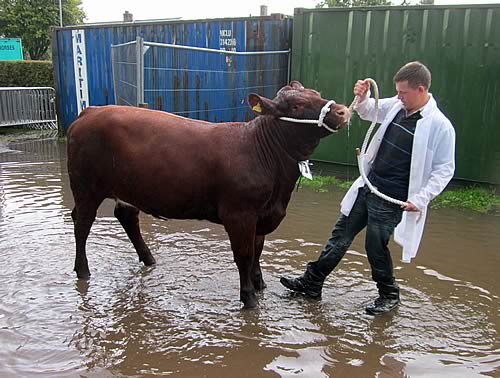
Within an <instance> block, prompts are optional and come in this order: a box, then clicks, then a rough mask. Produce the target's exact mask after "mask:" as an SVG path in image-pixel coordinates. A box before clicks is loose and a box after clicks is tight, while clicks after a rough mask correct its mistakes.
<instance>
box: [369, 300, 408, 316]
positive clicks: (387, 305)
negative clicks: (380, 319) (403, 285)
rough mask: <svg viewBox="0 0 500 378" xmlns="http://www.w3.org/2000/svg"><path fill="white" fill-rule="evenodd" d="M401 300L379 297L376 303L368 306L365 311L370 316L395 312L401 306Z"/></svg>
mask: <svg viewBox="0 0 500 378" xmlns="http://www.w3.org/2000/svg"><path fill="white" fill-rule="evenodd" d="M399 302H400V301H399V298H387V297H382V296H380V297H378V298H377V299H375V302H374V303H372V304H369V305H368V306H366V308H365V310H366V312H367V313H368V314H370V315H380V314H385V313H386V312H389V311H392V310H394V309H395V308H396V307H398V305H399Z"/></svg>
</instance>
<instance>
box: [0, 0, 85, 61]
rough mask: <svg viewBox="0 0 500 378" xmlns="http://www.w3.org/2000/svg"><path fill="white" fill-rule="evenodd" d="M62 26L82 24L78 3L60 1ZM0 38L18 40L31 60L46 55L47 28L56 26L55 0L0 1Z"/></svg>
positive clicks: (49, 33) (48, 35) (56, 5)
mask: <svg viewBox="0 0 500 378" xmlns="http://www.w3.org/2000/svg"><path fill="white" fill-rule="evenodd" d="M62 5H63V11H62V13H63V25H76V24H80V23H82V22H83V20H84V18H85V12H84V11H83V9H81V5H82V0H62ZM0 20H1V21H0V35H3V36H5V37H7V38H16V37H17V38H21V39H22V41H23V46H24V48H25V50H26V51H28V53H29V56H30V58H31V59H33V60H38V59H43V58H44V57H46V56H47V50H48V48H49V46H50V37H51V31H50V27H51V26H59V1H58V0H0Z"/></svg>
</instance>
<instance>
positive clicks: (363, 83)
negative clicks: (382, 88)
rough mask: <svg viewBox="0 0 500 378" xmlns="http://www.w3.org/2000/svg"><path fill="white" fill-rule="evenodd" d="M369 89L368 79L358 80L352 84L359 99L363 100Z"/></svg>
mask: <svg viewBox="0 0 500 378" xmlns="http://www.w3.org/2000/svg"><path fill="white" fill-rule="evenodd" d="M369 89H370V82H369V81H368V80H358V81H357V82H356V84H354V95H355V96H358V97H359V101H363V100H364V99H365V98H366V94H367V93H368V90H369Z"/></svg>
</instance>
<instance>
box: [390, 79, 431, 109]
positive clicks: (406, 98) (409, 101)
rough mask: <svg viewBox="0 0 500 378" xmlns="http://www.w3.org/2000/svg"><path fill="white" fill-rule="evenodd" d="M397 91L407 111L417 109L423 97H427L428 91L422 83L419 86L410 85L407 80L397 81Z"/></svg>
mask: <svg viewBox="0 0 500 378" xmlns="http://www.w3.org/2000/svg"><path fill="white" fill-rule="evenodd" d="M396 91H397V93H398V98H399V99H400V100H401V102H402V103H403V106H404V108H405V109H406V110H407V111H413V110H416V109H417V108H418V107H419V106H420V104H421V103H422V98H423V97H425V94H426V92H427V91H426V89H425V87H424V86H422V85H419V86H418V87H417V88H412V87H410V86H409V85H408V81H406V80H405V81H399V82H397V83H396Z"/></svg>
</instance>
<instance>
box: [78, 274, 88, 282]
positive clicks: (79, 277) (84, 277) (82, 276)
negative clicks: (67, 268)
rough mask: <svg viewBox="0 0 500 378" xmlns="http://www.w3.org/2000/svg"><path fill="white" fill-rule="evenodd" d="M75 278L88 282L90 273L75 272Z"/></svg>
mask: <svg viewBox="0 0 500 378" xmlns="http://www.w3.org/2000/svg"><path fill="white" fill-rule="evenodd" d="M76 278H78V279H79V280H85V281H88V280H89V279H90V272H80V273H79V272H76Z"/></svg>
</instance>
